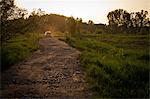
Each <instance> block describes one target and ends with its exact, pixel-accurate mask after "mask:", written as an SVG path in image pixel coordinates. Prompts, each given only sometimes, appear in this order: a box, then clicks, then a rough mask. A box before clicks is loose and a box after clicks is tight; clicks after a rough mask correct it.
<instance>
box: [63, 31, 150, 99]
mask: <svg viewBox="0 0 150 99" xmlns="http://www.w3.org/2000/svg"><path fill="white" fill-rule="evenodd" d="M66 42H67V43H68V44H70V45H71V46H73V47H75V48H77V49H79V50H80V51H81V52H82V54H81V57H80V62H81V64H82V66H83V67H84V68H85V69H86V71H87V80H88V82H89V84H90V88H91V89H92V90H93V91H94V92H95V93H96V95H97V96H98V97H105V98H129V97H130V98H148V95H149V70H150V69H149V56H150V55H149V45H148V43H149V36H148V35H121V34H117V35H113V34H82V36H74V37H69V38H67V39H66Z"/></svg>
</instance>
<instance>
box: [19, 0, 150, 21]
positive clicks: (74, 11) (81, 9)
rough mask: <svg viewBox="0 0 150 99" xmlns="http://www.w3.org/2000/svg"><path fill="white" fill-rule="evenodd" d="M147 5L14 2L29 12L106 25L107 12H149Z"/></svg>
mask: <svg viewBox="0 0 150 99" xmlns="http://www.w3.org/2000/svg"><path fill="white" fill-rule="evenodd" d="M149 3H150V2H149V0H16V4H17V5H18V6H20V7H23V8H26V9H28V11H30V12H31V11H32V9H34V8H36V9H38V8H41V9H42V10H44V11H46V12H47V13H56V14H61V15H65V16H73V17H81V18H82V19H83V21H88V20H93V21H94V22H95V23H107V14H108V12H109V11H112V10H115V9H118V8H122V9H125V10H127V11H129V12H130V11H140V10H142V9H144V10H149V9H150V8H149V7H150V5H149Z"/></svg>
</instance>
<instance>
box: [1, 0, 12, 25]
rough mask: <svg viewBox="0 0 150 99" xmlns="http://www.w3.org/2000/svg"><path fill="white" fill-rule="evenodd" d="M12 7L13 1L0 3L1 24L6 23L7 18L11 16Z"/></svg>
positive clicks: (8, 0) (3, 0) (4, 0)
mask: <svg viewBox="0 0 150 99" xmlns="http://www.w3.org/2000/svg"><path fill="white" fill-rule="evenodd" d="M14 7H15V5H14V0H2V1H0V12H1V13H0V18H1V22H2V23H4V22H6V21H7V19H8V17H9V16H11V15H12V13H13V11H14V10H13V8H14Z"/></svg>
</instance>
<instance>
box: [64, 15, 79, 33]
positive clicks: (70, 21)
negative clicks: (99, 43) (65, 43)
mask: <svg viewBox="0 0 150 99" xmlns="http://www.w3.org/2000/svg"><path fill="white" fill-rule="evenodd" d="M66 23H67V30H68V32H69V33H70V34H71V35H72V34H74V33H75V32H76V25H77V24H76V20H75V19H74V18H73V17H69V18H67V19H66Z"/></svg>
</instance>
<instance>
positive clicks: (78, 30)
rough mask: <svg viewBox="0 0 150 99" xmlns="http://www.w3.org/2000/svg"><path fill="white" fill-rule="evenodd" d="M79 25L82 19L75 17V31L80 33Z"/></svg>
mask: <svg viewBox="0 0 150 99" xmlns="http://www.w3.org/2000/svg"><path fill="white" fill-rule="evenodd" d="M81 26H82V19H81V18H77V19H76V32H78V33H80V30H81Z"/></svg>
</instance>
